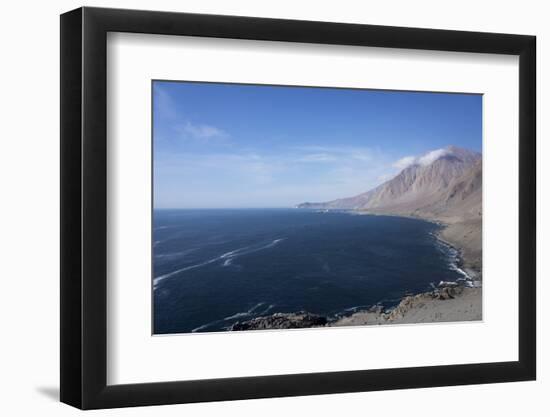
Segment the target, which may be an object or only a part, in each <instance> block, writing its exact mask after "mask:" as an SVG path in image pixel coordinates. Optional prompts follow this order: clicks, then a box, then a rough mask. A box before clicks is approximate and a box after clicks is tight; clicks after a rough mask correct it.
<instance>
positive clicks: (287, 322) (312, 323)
mask: <svg viewBox="0 0 550 417" xmlns="http://www.w3.org/2000/svg"><path fill="white" fill-rule="evenodd" d="M326 324H327V318H326V317H323V316H318V315H316V314H311V313H308V312H305V311H300V312H298V313H275V314H272V315H270V316H265V317H257V318H255V319H252V320H248V321H244V322H238V323H235V324H234V325H233V326H232V327H231V330H266V329H300V328H308V327H319V326H325V325H326Z"/></svg>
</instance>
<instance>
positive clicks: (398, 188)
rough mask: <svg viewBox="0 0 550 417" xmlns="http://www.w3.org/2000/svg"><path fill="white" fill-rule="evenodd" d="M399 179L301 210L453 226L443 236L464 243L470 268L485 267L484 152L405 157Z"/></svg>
mask: <svg viewBox="0 0 550 417" xmlns="http://www.w3.org/2000/svg"><path fill="white" fill-rule="evenodd" d="M400 164H402V165H404V166H405V167H404V168H403V169H402V170H401V172H399V173H398V174H397V175H396V176H395V177H393V178H392V179H390V180H389V181H386V182H384V183H383V184H381V185H379V186H378V187H376V188H374V189H372V190H369V191H367V192H364V193H361V194H358V195H356V196H352V197H347V198H341V199H337V200H332V201H327V202H321V203H310V202H306V203H301V204H299V205H297V207H298V208H313V209H323V210H324V209H329V210H330V209H350V210H359V211H363V212H366V213H372V214H389V215H403V216H414V217H420V218H424V219H428V220H437V221H441V222H444V223H446V224H447V227H446V228H445V230H444V231H443V232H442V237H443V238H444V239H446V240H448V241H450V242H451V243H453V244H457V245H458V246H460V247H462V248H463V250H464V251H465V252H467V253H466V255H467V256H466V259H469V260H470V262H469V263H470V266H472V267H476V269H480V267H481V213H482V162H481V154H479V153H477V152H473V151H470V150H467V149H462V148H458V147H456V146H448V147H446V148H443V149H437V150H435V151H431V152H428V153H427V154H425V155H422V156H420V157H416V158H413V157H409V158H404V159H403V160H401V161H400Z"/></svg>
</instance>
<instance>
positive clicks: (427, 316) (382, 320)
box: [230, 282, 482, 331]
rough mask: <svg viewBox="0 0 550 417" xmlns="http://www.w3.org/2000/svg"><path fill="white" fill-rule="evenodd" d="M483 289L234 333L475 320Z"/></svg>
mask: <svg viewBox="0 0 550 417" xmlns="http://www.w3.org/2000/svg"><path fill="white" fill-rule="evenodd" d="M481 299H482V288H481V287H477V288H471V287H465V286H464V285H461V284H457V283H453V282H448V283H440V285H439V286H438V287H437V288H435V289H434V290H432V291H428V292H425V293H421V294H416V295H410V296H406V297H404V298H403V299H402V300H401V302H400V303H399V304H398V305H397V306H395V307H393V308H390V309H387V310H384V308H383V307H382V306H380V305H375V306H372V307H371V308H369V309H367V310H361V311H357V312H355V313H353V314H351V315H349V316H343V317H325V316H320V315H316V314H311V313H308V312H305V311H301V312H297V313H275V314H272V315H269V316H264V317H257V318H255V319H252V320H248V321H243V322H238V323H236V324H234V325H233V326H232V327H231V329H230V330H233V331H237V330H268V329H300V328H312V327H335V326H366V325H382V324H409V323H437V322H453V321H474V320H481V318H482V308H481Z"/></svg>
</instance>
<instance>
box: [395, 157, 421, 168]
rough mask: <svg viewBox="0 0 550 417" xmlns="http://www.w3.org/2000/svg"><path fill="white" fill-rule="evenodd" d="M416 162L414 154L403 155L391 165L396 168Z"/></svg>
mask: <svg viewBox="0 0 550 417" xmlns="http://www.w3.org/2000/svg"><path fill="white" fill-rule="evenodd" d="M415 162H416V157H415V156H405V157H404V158H401V159H399V160H397V161H395V162H394V163H393V164H392V166H393V167H394V168H397V169H405V168H407V167H408V166H410V165H413V164H414V163H415Z"/></svg>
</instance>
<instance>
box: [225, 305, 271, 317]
mask: <svg viewBox="0 0 550 417" xmlns="http://www.w3.org/2000/svg"><path fill="white" fill-rule="evenodd" d="M264 304H265V303H264V302H261V303H258V304H256V305H255V306H254V307H252V308H251V309H249V310H247V311H242V312H240V313H235V314H233V315H232V316H229V317H225V318H224V320H233V319H238V318H239V317H248V316H250V315H251V314H253V313H254V312H255V311H256V310H257V309H258V308H260V307H261V306H263V305H264Z"/></svg>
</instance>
